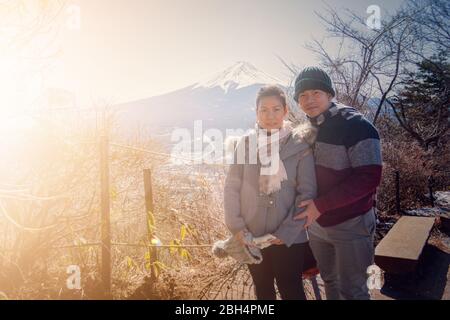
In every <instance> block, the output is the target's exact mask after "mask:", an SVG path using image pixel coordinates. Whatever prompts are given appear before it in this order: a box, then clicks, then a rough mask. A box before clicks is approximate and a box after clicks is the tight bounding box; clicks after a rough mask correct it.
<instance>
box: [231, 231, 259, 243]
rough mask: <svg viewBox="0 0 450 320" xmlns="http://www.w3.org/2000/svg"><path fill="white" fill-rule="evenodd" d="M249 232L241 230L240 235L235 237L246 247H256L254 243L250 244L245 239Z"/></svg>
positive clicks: (237, 234)
mask: <svg viewBox="0 0 450 320" xmlns="http://www.w3.org/2000/svg"><path fill="white" fill-rule="evenodd" d="M247 232H248V231H247V230H245V229H244V230H241V231H239V232H238V233H236V234H235V237H236V238H237V239H238V241H239V242H240V243H241V244H242V245H243V246H244V245H245V246H249V247H256V245H255V244H254V243H251V242H248V241H247V239H246V238H245V234H246V233H247Z"/></svg>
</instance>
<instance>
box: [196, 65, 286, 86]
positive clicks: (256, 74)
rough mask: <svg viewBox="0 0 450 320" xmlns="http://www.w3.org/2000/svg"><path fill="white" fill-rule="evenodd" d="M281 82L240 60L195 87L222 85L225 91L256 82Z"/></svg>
mask: <svg viewBox="0 0 450 320" xmlns="http://www.w3.org/2000/svg"><path fill="white" fill-rule="evenodd" d="M270 83H275V84H277V83H281V81H280V80H278V79H276V78H274V77H272V76H270V75H268V74H267V73H265V72H262V71H260V70H258V69H256V68H255V67H254V66H253V65H252V64H250V63H248V62H245V61H239V62H237V63H236V64H235V65H233V66H231V67H229V68H228V69H226V70H224V71H222V72H220V73H218V74H216V75H214V76H213V77H212V78H211V77H210V78H208V79H206V80H203V81H200V82H198V83H196V84H195V86H194V87H195V88H215V87H220V88H222V89H223V90H224V91H225V92H228V90H229V89H241V88H245V87H248V86H251V85H254V84H270Z"/></svg>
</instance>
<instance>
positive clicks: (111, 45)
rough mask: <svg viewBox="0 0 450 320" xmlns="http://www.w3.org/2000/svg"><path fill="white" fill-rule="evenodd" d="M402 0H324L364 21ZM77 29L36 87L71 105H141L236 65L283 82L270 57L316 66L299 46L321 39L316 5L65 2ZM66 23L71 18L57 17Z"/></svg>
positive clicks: (280, 1) (280, 0) (288, 0)
mask: <svg viewBox="0 0 450 320" xmlns="http://www.w3.org/2000/svg"><path fill="white" fill-rule="evenodd" d="M401 2H402V1H400V0H393V1H387V0H383V1H378V2H377V1H373V0H370V1H368V0H358V1H356V0H328V1H327V3H328V4H329V5H331V6H333V7H336V8H340V9H341V8H349V9H351V10H353V11H355V12H356V13H358V14H361V15H362V16H364V17H366V16H368V14H367V13H366V9H367V7H368V6H369V5H372V4H377V5H379V6H380V7H381V9H382V16H381V18H383V13H384V11H383V10H387V11H392V10H394V9H395V8H396V7H398V6H399V5H400V3H401ZM68 4H69V5H73V6H77V7H78V8H79V13H80V20H79V21H80V25H79V28H78V27H76V28H73V27H66V26H64V27H63V29H62V31H61V34H60V35H61V36H60V37H59V38H58V39H57V43H56V46H57V47H58V55H57V56H56V57H55V58H54V59H53V60H52V61H51V64H50V65H49V67H48V68H46V70H45V72H44V73H43V85H44V86H48V87H58V88H64V89H67V90H70V91H72V92H75V93H76V96H77V100H78V104H83V105H85V104H89V103H91V102H92V100H106V101H109V102H111V103H117V102H124V101H129V100H133V99H139V98H145V97H149V96H153V95H157V94H161V93H164V92H168V91H171V90H175V89H178V88H181V87H183V86H187V85H190V84H192V83H194V82H196V81H197V80H199V79H200V78H204V77H205V76H207V75H209V74H214V73H216V72H219V71H221V70H223V69H225V68H227V67H229V66H230V65H232V64H234V63H235V62H236V61H241V60H245V61H249V62H251V63H252V64H254V65H255V66H256V67H257V68H258V69H261V70H263V71H265V72H267V73H269V74H272V75H274V76H275V77H278V78H280V79H282V80H284V79H286V75H287V73H286V70H285V69H284V68H283V67H282V65H281V63H280V62H279V60H278V59H277V58H276V55H279V56H281V57H283V58H284V59H286V60H287V61H291V62H294V63H296V64H299V65H310V64H314V63H316V62H317V61H316V60H315V57H314V56H313V55H312V53H311V52H309V51H307V50H306V49H304V48H303V47H302V46H303V45H304V44H305V42H307V41H310V40H311V39H312V37H313V36H314V37H316V38H317V39H322V38H323V37H324V35H325V32H324V27H323V25H322V24H321V22H320V21H319V18H318V17H317V16H316V15H315V14H314V11H323V8H324V7H325V2H323V1H319V0H317V1H299V0H227V1H223V0H68ZM63 14H64V15H66V16H67V19H70V18H72V17H73V11H66V12H63Z"/></svg>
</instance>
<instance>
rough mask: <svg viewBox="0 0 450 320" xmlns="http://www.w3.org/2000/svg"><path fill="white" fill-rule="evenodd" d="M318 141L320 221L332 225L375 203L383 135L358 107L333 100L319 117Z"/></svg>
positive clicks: (316, 203) (315, 151)
mask: <svg viewBox="0 0 450 320" xmlns="http://www.w3.org/2000/svg"><path fill="white" fill-rule="evenodd" d="M309 120H310V121H311V123H312V124H313V126H315V127H317V128H318V132H317V138H316V142H315V144H314V158H315V162H316V176H317V188H318V189H317V191H318V197H317V198H316V199H315V200H314V203H315V205H316V207H317V209H318V210H319V212H320V213H321V215H320V217H319V218H318V219H317V222H318V223H319V224H320V225H321V226H322V227H330V226H334V225H337V224H339V223H341V222H344V221H346V220H348V219H351V218H354V217H357V216H359V215H362V214H364V213H366V212H367V211H369V210H370V208H372V207H373V206H374V202H375V194H376V188H377V186H378V185H379V184H380V181H381V170H382V160H381V148H380V137H379V135H378V132H377V130H376V129H375V127H374V126H373V125H372V124H371V123H370V122H369V121H367V120H366V119H365V118H364V117H363V116H362V115H361V114H360V113H358V112H357V111H356V110H355V109H354V108H350V107H346V106H343V105H340V104H335V103H333V104H332V105H331V107H330V108H329V109H328V110H327V111H325V112H324V113H322V114H321V115H319V116H318V117H315V118H310V119H309Z"/></svg>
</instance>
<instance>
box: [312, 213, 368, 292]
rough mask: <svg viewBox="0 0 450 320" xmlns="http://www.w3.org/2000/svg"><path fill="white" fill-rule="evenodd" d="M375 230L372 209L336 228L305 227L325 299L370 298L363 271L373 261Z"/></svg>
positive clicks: (316, 224) (317, 225)
mask: <svg viewBox="0 0 450 320" xmlns="http://www.w3.org/2000/svg"><path fill="white" fill-rule="evenodd" d="M375 227H376V216H375V210H374V209H371V210H370V211H368V212H367V213H365V214H364V215H361V216H358V217H356V218H353V219H350V220H347V221H344V222H343V223H340V224H338V225H336V226H332V227H322V226H320V225H319V224H318V223H317V222H314V223H313V224H312V225H311V226H310V227H309V228H308V235H309V245H310V247H311V250H312V252H313V254H314V257H315V259H316V260H317V267H318V268H319V271H320V275H321V277H322V279H323V281H324V285H325V293H326V296H327V299H328V300H342V299H345V300H369V299H370V295H369V289H368V287H367V278H368V277H367V268H368V267H369V266H370V265H372V264H373V260H374V245H373V237H374V234H375Z"/></svg>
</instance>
